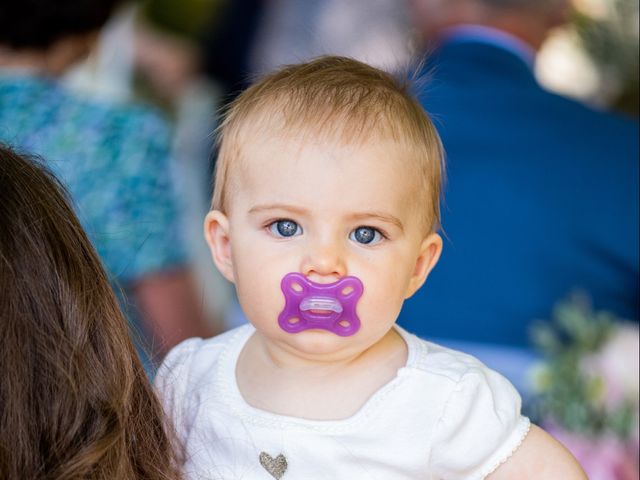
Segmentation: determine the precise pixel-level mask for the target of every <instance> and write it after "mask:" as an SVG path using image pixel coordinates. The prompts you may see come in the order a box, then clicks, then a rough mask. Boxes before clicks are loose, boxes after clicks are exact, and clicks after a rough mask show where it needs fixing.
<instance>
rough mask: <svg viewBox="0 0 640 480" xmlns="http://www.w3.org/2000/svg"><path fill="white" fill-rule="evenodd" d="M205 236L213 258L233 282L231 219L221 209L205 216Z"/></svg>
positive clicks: (225, 275) (224, 274) (219, 268)
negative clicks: (230, 238) (230, 239)
mask: <svg viewBox="0 0 640 480" xmlns="http://www.w3.org/2000/svg"><path fill="white" fill-rule="evenodd" d="M204 238H205V239H206V240H207V243H208V244H209V249H210V250H211V258H213V263H215V265H216V267H218V270H220V273H222V275H223V276H224V278H226V279H227V280H229V281H230V282H232V283H233V281H234V275H233V259H232V257H231V242H230V241H229V219H228V218H227V216H226V215H225V214H224V213H222V212H221V211H219V210H212V211H210V212H209V213H208V214H207V216H206V217H205V218H204Z"/></svg>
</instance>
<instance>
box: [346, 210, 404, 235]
mask: <svg viewBox="0 0 640 480" xmlns="http://www.w3.org/2000/svg"><path fill="white" fill-rule="evenodd" d="M351 218H353V219H354V220H356V221H358V220H362V221H366V220H371V219H374V220H380V221H381V222H385V223H390V224H392V225H395V226H396V227H398V228H399V229H400V230H401V231H404V227H403V226H402V222H401V221H400V220H399V219H398V218H396V217H394V216H393V215H389V214H386V213H382V212H362V213H356V214H353V215H351Z"/></svg>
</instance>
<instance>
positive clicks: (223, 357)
mask: <svg viewBox="0 0 640 480" xmlns="http://www.w3.org/2000/svg"><path fill="white" fill-rule="evenodd" d="M253 332H254V329H253V327H252V326H250V325H245V326H242V327H239V328H236V329H235V330H231V331H229V332H227V333H225V334H223V335H220V336H218V337H215V338H213V339H209V340H201V339H191V340H187V341H185V342H183V343H182V344H180V345H178V346H177V347H176V348H175V349H174V350H173V351H171V352H170V353H169V355H168V356H167V359H166V360H165V363H164V364H163V365H162V367H161V368H160V370H159V372H158V375H157V377H156V386H157V388H158V390H159V393H160V395H161V397H162V399H163V403H164V406H165V409H166V411H167V413H168V414H169V415H170V416H172V417H173V419H174V421H175V423H176V429H177V431H178V436H179V438H180V440H181V441H182V442H183V445H184V447H185V449H186V460H185V466H184V468H185V470H184V472H185V474H186V478H188V479H225V480H236V479H243V480H254V479H255V480H273V478H275V477H274V476H272V475H271V474H270V473H268V472H267V470H266V469H265V468H264V467H263V466H262V465H261V463H260V461H259V456H260V453H261V452H265V453H267V454H269V455H270V456H271V457H272V458H274V459H275V458H276V457H277V456H278V455H280V454H282V455H284V456H285V458H286V461H287V469H286V471H285V473H284V475H283V476H282V477H281V478H282V479H283V480H289V479H291V480H296V479H304V480H307V479H313V480H315V479H318V480H322V479H327V480H329V479H330V480H336V479H349V480H360V479H362V480H389V479H394V480H405V479H406V480H408V479H424V480H436V479H437V480H440V479H446V480H456V479H465V480H474V479H482V478H484V477H485V476H487V475H488V474H489V473H491V472H492V471H493V470H495V469H496V468H497V467H498V466H499V465H500V464H501V463H502V462H504V461H506V460H507V459H508V458H509V456H510V455H511V454H512V453H513V452H514V451H515V450H516V449H517V448H518V446H519V445H520V443H521V442H522V440H523V439H524V437H525V436H526V434H527V432H528V430H529V420H528V419H527V418H526V417H523V416H521V414H520V397H519V395H518V393H517V392H516V390H515V389H514V388H513V387H512V386H511V384H510V383H509V382H508V381H507V380H506V379H504V378H503V377H502V376H501V375H499V374H498V373H496V372H494V371H493V370H490V369H488V368H486V367H485V366H484V365H482V364H481V363H480V362H479V361H478V360H476V359H475V358H473V357H471V356H469V355H465V354H463V353H460V352H456V351H454V350H449V349H445V348H443V347H440V346H438V345H435V344H433V343H429V342H426V341H423V340H420V339H418V338H417V337H415V336H414V335H411V334H408V333H407V332H405V331H404V330H402V329H401V328H398V332H399V333H400V334H401V335H402V337H403V338H404V340H405V341H406V343H407V346H408V352H409V355H408V359H407V364H406V366H405V367H403V368H401V369H399V370H398V373H397V376H396V378H395V379H393V380H392V381H391V382H390V383H388V384H387V385H385V386H384V387H382V388H381V389H380V390H378V391H377V392H376V393H375V394H374V395H373V396H372V397H371V398H370V399H369V400H368V401H367V403H366V404H365V405H364V406H363V407H362V408H361V409H360V410H359V411H358V412H357V413H356V414H354V415H353V416H351V417H349V418H347V419H345V420H336V421H316V420H305V419H301V418H294V417H287V416H282V415H275V414H272V413H269V412H265V411H262V410H258V409H256V408H254V407H252V406H250V405H249V404H247V403H246V402H245V401H244V399H243V398H242V396H241V394H240V391H239V390H238V386H237V383H236V378H235V367H236V361H237V358H238V355H239V354H240V351H241V350H242V348H243V346H244V344H245V342H246V341H247V339H248V338H249V337H250V336H251V334H252V333H253Z"/></svg>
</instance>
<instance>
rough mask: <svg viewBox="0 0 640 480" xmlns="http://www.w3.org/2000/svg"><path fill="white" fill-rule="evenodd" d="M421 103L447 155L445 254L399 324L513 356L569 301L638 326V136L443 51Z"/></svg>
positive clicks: (512, 66) (526, 71) (485, 64)
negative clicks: (581, 295)
mask: <svg viewBox="0 0 640 480" xmlns="http://www.w3.org/2000/svg"><path fill="white" fill-rule="evenodd" d="M427 69H428V72H429V73H428V75H429V76H430V77H431V80H430V81H429V82H428V83H427V84H426V86H424V87H422V91H421V92H420V98H421V102H422V103H423V105H424V107H425V108H426V110H427V112H428V113H429V114H430V115H431V117H432V119H433V121H434V123H435V125H436V128H437V129H438V131H439V133H440V135H441V137H442V140H443V144H444V147H445V151H446V158H447V169H448V175H447V176H448V178H447V181H446V184H445V189H444V193H445V195H444V203H443V207H442V225H443V230H444V234H445V245H444V251H443V253H442V257H441V260H440V262H439V264H438V265H437V266H436V267H435V269H434V271H433V272H432V274H431V275H430V277H429V278H428V279H427V282H426V284H425V286H424V287H423V288H422V289H421V290H420V291H419V292H418V293H417V294H416V295H415V296H414V297H413V298H412V299H410V300H408V301H407V302H406V303H405V306H404V308H403V311H402V313H401V316H400V320H399V322H400V324H401V325H403V326H404V327H406V328H407V329H409V330H410V331H412V332H414V333H417V334H419V335H422V336H427V337H439V338H449V339H457V340H472V341H482V342H495V343H501V344H507V345H519V346H522V345H525V344H526V343H527V341H528V327H529V325H530V323H531V321H532V320H534V319H547V318H549V317H550V314H551V310H552V307H553V306H554V304H555V303H556V302H557V301H558V300H561V299H563V298H565V297H566V296H567V295H569V294H570V293H571V292H573V291H574V290H576V289H579V290H582V291H583V292H586V293H588V294H589V295H590V296H591V298H592V301H593V305H594V307H595V308H598V309H607V310H610V311H612V312H615V313H617V314H618V315H621V316H623V317H625V318H630V319H637V318H638V311H639V300H638V288H639V285H638V275H639V271H638V263H639V261H638V216H639V213H638V124H637V123H636V122H634V121H631V120H630V119H625V118H622V117H618V116H614V115H612V114H606V113H602V112H596V111H594V110H592V109H589V108H587V107H585V106H583V105H581V104H579V103H577V102H575V101H572V100H569V99H566V98H563V97H560V96H558V95H554V94H551V93H549V92H547V91H545V90H544V89H542V88H541V87H540V86H539V85H538V83H537V82H536V80H535V79H534V76H533V73H532V72H531V69H530V68H529V66H528V65H527V64H526V63H525V62H524V61H523V60H522V59H521V58H520V57H518V56H517V55H515V54H514V53H512V52H510V51H508V50H505V49H502V48H500V47H497V46H495V45H491V44H487V43H482V42H473V41H468V42H455V43H452V44H449V45H446V44H445V45H444V46H443V47H442V48H441V49H440V51H439V52H436V55H434V56H433V57H432V59H431V61H430V63H429V65H427Z"/></svg>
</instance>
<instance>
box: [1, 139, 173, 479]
mask: <svg viewBox="0 0 640 480" xmlns="http://www.w3.org/2000/svg"><path fill="white" fill-rule="evenodd" d="M0 225H1V228H0V372H1V376H0V478H3V479H22V478H24V479H27V478H28V479H30V480H31V479H45V478H46V479H59V480H62V479H65V480H70V479H105V480H106V479H109V480H113V479H138V478H139V479H145V480H153V479H177V478H179V474H178V473H177V468H176V465H177V462H176V455H175V454H174V452H173V450H172V448H173V442H172V440H171V437H170V435H169V434H168V431H169V430H168V429H169V427H168V425H167V424H166V423H165V420H164V416H163V413H162V409H161V406H160V403H159V401H158V400H157V398H156V397H155V394H154V391H153V390H152V387H151V385H150V383H149V381H148V379H147V376H146V374H145V371H144V369H143V367H142V365H141V363H140V361H139V360H138V357H137V355H136V353H135V350H134V347H133V345H132V343H131V340H130V338H129V334H128V329H127V324H126V321H125V319H124V317H123V315H122V313H121V312H120V309H119V307H118V303H117V301H116V299H115V296H114V294H113V292H112V290H111V288H110V285H109V282H108V280H107V276H106V274H105V272H104V270H103V268H102V265H101V264H100V261H99V260H98V257H97V255H96V253H95V251H94V250H93V247H92V246H91V244H90V243H89V240H88V239H87V237H86V235H85V233H84V231H83V229H82V227H81V226H80V223H79V222H78V219H77V218H76V216H75V215H74V213H73V211H72V209H71V207H70V204H69V202H68V200H67V198H66V196H65V194H64V189H63V187H62V186H61V185H60V183H59V182H58V181H57V180H56V179H55V177H54V176H53V175H52V174H51V173H49V172H48V171H47V170H46V169H45V168H43V167H42V166H41V165H40V164H39V163H38V162H37V161H36V160H35V159H32V158H28V157H25V156H21V155H18V154H17V153H15V152H13V151H11V150H10V149H8V148H5V147H4V146H2V145H1V144H0Z"/></svg>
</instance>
